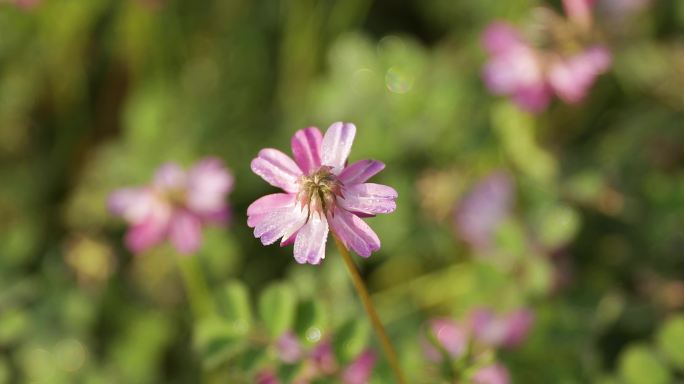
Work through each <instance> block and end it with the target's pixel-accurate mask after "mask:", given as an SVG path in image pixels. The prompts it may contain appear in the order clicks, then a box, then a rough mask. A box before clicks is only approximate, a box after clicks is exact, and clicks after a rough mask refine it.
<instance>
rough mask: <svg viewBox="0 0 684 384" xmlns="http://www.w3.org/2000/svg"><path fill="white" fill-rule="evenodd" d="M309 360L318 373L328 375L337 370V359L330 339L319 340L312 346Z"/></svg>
mask: <svg viewBox="0 0 684 384" xmlns="http://www.w3.org/2000/svg"><path fill="white" fill-rule="evenodd" d="M311 360H312V361H313V363H314V366H315V367H316V370H317V371H318V372H320V373H323V374H326V375H329V374H331V373H333V372H335V370H337V361H336V360H335V354H334V353H333V349H332V344H331V343H330V340H324V341H321V342H320V343H318V345H316V347H314V349H313V350H312V351H311Z"/></svg>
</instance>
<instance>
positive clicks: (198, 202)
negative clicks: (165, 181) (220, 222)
mask: <svg viewBox="0 0 684 384" xmlns="http://www.w3.org/2000/svg"><path fill="white" fill-rule="evenodd" d="M187 188H188V189H187V204H188V206H189V208H190V209H191V210H192V211H193V212H195V213H201V214H208V215H210V214H212V213H215V212H218V211H222V210H225V207H226V201H225V199H226V194H228V192H230V190H231V189H232V188H233V176H232V175H231V174H230V173H229V172H228V170H226V168H225V167H223V164H222V163H221V161H220V160H219V159H216V158H208V159H205V160H202V161H201V162H199V163H198V164H197V165H195V166H194V167H192V168H191V169H190V171H189V172H188V183H187Z"/></svg>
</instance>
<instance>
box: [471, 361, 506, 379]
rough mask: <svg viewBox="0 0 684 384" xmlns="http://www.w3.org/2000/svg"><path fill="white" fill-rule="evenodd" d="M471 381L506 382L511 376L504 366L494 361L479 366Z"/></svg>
mask: <svg viewBox="0 0 684 384" xmlns="http://www.w3.org/2000/svg"><path fill="white" fill-rule="evenodd" d="M472 382H473V384H508V383H510V382H511V377H510V374H509V373H508V370H507V369H506V367H504V366H503V365H501V364H496V363H495V364H491V365H488V366H485V367H483V368H480V369H479V370H478V371H477V372H476V373H475V375H473V379H472Z"/></svg>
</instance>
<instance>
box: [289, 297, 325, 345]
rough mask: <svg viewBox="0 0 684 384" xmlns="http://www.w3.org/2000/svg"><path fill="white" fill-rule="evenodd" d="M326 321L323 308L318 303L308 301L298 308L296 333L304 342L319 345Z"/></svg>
mask: <svg viewBox="0 0 684 384" xmlns="http://www.w3.org/2000/svg"><path fill="white" fill-rule="evenodd" d="M325 320H326V319H325V311H324V310H323V306H322V305H321V304H320V303H319V302H317V301H313V300H307V301H305V302H303V303H300V304H299V306H298V307H297V321H296V323H295V331H296V332H297V334H298V335H299V337H300V338H301V339H302V340H305V341H307V342H308V343H310V344H315V343H318V342H319V341H320V340H321V336H322V335H323V330H324V328H325Z"/></svg>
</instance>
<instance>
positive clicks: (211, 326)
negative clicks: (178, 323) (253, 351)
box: [194, 316, 249, 370]
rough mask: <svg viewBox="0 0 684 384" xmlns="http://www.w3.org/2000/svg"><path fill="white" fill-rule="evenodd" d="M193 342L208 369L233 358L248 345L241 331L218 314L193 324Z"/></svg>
mask: <svg viewBox="0 0 684 384" xmlns="http://www.w3.org/2000/svg"><path fill="white" fill-rule="evenodd" d="M194 343H195V347H196V349H197V350H198V352H199V355H200V357H201V360H202V364H203V365H204V367H205V368H206V369H208V370H212V369H215V368H217V367H218V366H219V365H221V364H224V363H226V362H227V361H229V360H230V359H233V358H234V357H236V356H237V355H238V354H240V353H241V352H242V351H244V350H245V349H246V348H247V346H248V345H249V342H248V340H247V336H246V335H245V334H244V333H243V332H235V329H234V327H233V326H232V325H231V324H230V323H228V322H226V320H225V319H224V318H223V317H219V316H208V317H205V318H202V319H201V320H200V321H199V323H197V325H195V335H194Z"/></svg>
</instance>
